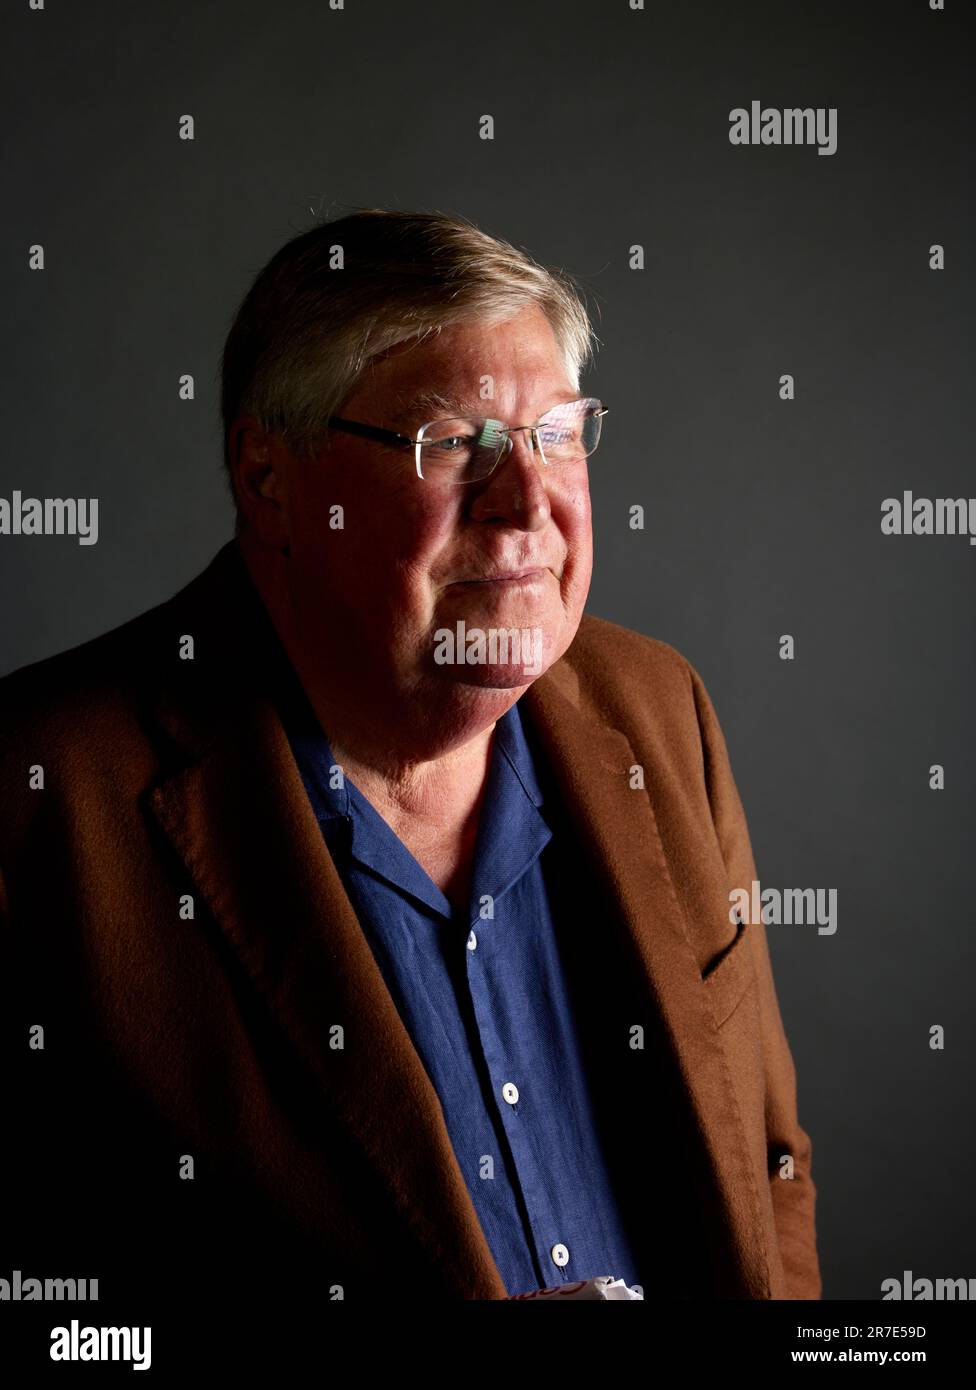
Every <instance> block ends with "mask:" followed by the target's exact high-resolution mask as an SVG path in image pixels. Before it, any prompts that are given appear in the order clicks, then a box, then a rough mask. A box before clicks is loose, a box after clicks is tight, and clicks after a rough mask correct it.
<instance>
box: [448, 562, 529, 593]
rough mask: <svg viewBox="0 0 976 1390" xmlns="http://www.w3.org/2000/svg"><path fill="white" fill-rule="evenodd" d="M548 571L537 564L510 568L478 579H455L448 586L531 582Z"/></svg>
mask: <svg viewBox="0 0 976 1390" xmlns="http://www.w3.org/2000/svg"><path fill="white" fill-rule="evenodd" d="M548 573H549V571H548V570H547V569H546V568H545V567H544V566H536V567H535V568H533V569H525V570H508V571H506V572H505V573H503V574H491V575H485V576H483V577H481V578H478V579H456V580H455V581H454V583H453V584H450V585H448V587H449V588H455V587H459V586H462V585H470V584H475V585H501V584H528V583H531V582H532V581H533V580H538V579H541V578H542V577H543V575H546V574H548Z"/></svg>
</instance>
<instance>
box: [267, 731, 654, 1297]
mask: <svg viewBox="0 0 976 1390" xmlns="http://www.w3.org/2000/svg"><path fill="white" fill-rule="evenodd" d="M288 733H289V738H290V741H291V745H292V749H293V752H294V754H295V759H296V762H297V763H298V766H299V769H300V771H301V774H302V779H303V781H304V783H305V787H306V790H307V792H308V795H309V798H310V800H311V803H312V806H313V808H314V810H315V814H316V817H317V819H318V821H319V824H320V825H321V827H322V831H323V834H324V836H325V840H326V843H327V845H328V847H329V850H330V852H331V854H332V857H333V859H334V860H335V863H336V867H337V869H338V872H339V874H340V876H341V878H342V881H343V883H344V886H345V888H346V892H347V894H348V896H349V898H350V900H351V902H352V904H353V906H354V908H355V909H356V912H357V916H358V918H359V922H360V924H361V926H362V928H363V931H364V933H365V934H366V937H367V939H368V941H369V943H370V946H371V948H372V950H373V953H374V955H375V957H376V961H377V964H378V966H379V968H380V971H381V973H382V975H383V978H384V980H385V981H386V984H387V987H388V989H389V990H390V993H391V995H392V996H393V999H394V1001H395V1003H396V1005H397V1008H398V1010H399V1012H400V1016H401V1018H402V1019H403V1022H404V1025H405V1027H406V1029H407V1031H408V1032H409V1034H410V1036H411V1038H412V1040H413V1043H414V1046H415V1047H416V1049H417V1052H418V1053H419V1055H420V1057H421V1060H422V1061H423V1064H424V1066H425V1068H426V1070H427V1074H428V1076H429V1077H430V1080H431V1082H432V1084H433V1086H434V1089H435V1090H436V1092H437V1094H438V1097H439V1098H440V1102H441V1107H442V1109H443V1112H444V1119H445V1122H446V1125H447V1130H448V1133H449V1135H450V1138H451V1142H452V1145H453V1147H454V1152H455V1154H456V1156H457V1160H458V1163H459V1165H460V1168H461V1172H462V1173H463V1175H464V1178H465V1181H466V1183H467V1186H468V1190H469V1192H470V1193H471V1198H472V1201H473V1203H474V1207H475V1210H476V1212H477V1214H478V1218H479V1220H480V1222H481V1226H482V1229H483V1231H484V1234H485V1238H486V1240H487V1242H488V1245H489V1247H490V1249H491V1251H492V1254H493V1256H494V1259H495V1262H496V1264H497V1266H498V1269H499V1272H500V1274H501V1277H502V1280H503V1282H504V1284H505V1287H506V1290H507V1292H508V1293H509V1294H514V1293H527V1292H529V1291H531V1290H532V1289H537V1288H541V1287H545V1286H552V1285H555V1284H561V1283H568V1282H572V1281H575V1280H580V1279H590V1278H594V1277H595V1276H597V1275H602V1274H612V1275H614V1276H616V1277H617V1278H621V1279H624V1280H625V1281H626V1282H627V1283H628V1284H637V1283H642V1282H643V1281H642V1279H641V1277H640V1271H639V1270H638V1268H637V1265H636V1261H635V1256H634V1251H633V1249H632V1248H631V1240H630V1239H629V1237H628V1231H627V1226H626V1223H625V1221H624V1217H623V1214H622V1212H621V1210H620V1209H619V1206H618V1199H617V1197H616V1196H615V1193H614V1189H613V1186H612V1184H611V1179H610V1174H609V1172H608V1170H607V1165H606V1153H605V1148H604V1144H603V1143H602V1142H601V1137H600V1134H599V1133H598V1126H597V1122H596V1116H595V1114H594V1111H593V1100H592V1096H591V1093H590V1083H589V1082H588V1079H587V1072H586V1061H585V1058H584V1056H583V1052H582V1047H581V1043H580V1039H579V1037H578V1036H577V1029H576V1027H575V1024H574V1016H573V1010H572V1006H571V1001H570V993H569V988H568V985H567V980H566V978H565V971H564V963H563V960H562V958H561V954H560V945H559V936H560V934H559V929H558V923H557V922H556V921H554V920H553V911H552V910H551V906H550V904H551V901H553V900H555V899H554V895H553V894H551V893H550V891H549V890H550V884H549V883H548V876H549V875H550V874H551V873H553V872H555V871H556V867H557V865H558V869H559V872H560V873H561V874H565V873H566V872H567V869H569V871H570V872H571V868H570V865H571V863H572V857H571V855H569V854H567V853H566V851H567V850H568V848H569V847H568V846H567V845H566V844H565V843H563V844H560V843H558V842H559V839H560V837H559V835H557V836H556V840H555V841H554V838H553V831H552V829H551V828H550V825H549V824H548V823H547V821H546V818H545V816H544V815H543V812H542V804H543V796H542V792H541V790H540V786H539V782H538V778H537V775H536V768H535V766H534V763H533V759H532V755H531V752H530V749H529V746H528V744H527V742H526V737H525V732H524V730H523V727H522V721H521V718H520V716H519V712H518V706H517V705H515V706H513V707H512V708H511V709H510V710H509V711H508V713H507V714H505V715H504V716H503V717H502V718H501V719H499V720H498V722H497V724H496V727H495V737H494V745H493V749H492V757H491V763H490V766H489V772H488V783H487V787H486V794H485V798H484V801H483V805H482V812H481V820H480V824H479V829H478V835H477V840H476V845H475V853H474V865H473V875H472V884H471V893H470V901H469V906H468V910H467V912H466V913H460V912H457V911H456V910H455V909H454V908H453V907H452V905H451V903H450V902H449V900H448V899H447V898H446V897H445V895H444V894H443V893H442V892H441V890H440V889H439V888H438V887H437V886H436V884H435V883H434V882H433V881H432V879H431V878H430V877H429V875H428V874H427V873H426V871H425V870H424V869H423V868H422V867H421V866H420V864H419V863H418V862H417V861H416V859H414V857H413V855H412V854H411V853H410V852H409V850H408V849H407V848H406V846H405V845H404V844H403V842H402V841H401V840H400V839H399V838H398V837H397V835H396V834H395V833H394V832H393V830H392V829H391V828H390V826H389V825H388V824H387V823H386V821H385V820H383V818H382V817H381V816H380V815H379V813H378V812H377V811H376V810H375V809H374V808H373V806H372V805H371V803H370V802H369V801H367V800H366V798H365V797H364V796H363V795H362V794H361V793H360V792H359V791H357V789H356V788H355V787H354V786H353V785H352V784H351V782H350V781H349V780H348V779H343V778H342V777H339V778H336V777H335V775H334V774H333V775H332V776H331V777H330V769H332V768H333V758H332V754H331V751H330V749H329V745H328V742H327V740H326V738H325V736H324V735H323V733H322V731H321V729H320V727H319V725H318V723H317V722H316V721H315V720H314V716H312V718H311V719H310V720H303V721H301V723H300V725H299V726H296V725H295V723H294V721H291V727H290V728H289V729H288ZM330 780H338V781H340V782H343V781H344V785H341V786H339V787H335V788H334V787H332V786H330ZM559 850H562V852H563V853H562V856H561V857H560V856H559V854H557V853H556V851H559ZM558 900H559V901H560V902H563V903H565V902H566V901H567V897H566V896H565V895H564V894H560V895H559V898H558Z"/></svg>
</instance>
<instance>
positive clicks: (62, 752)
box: [0, 210, 820, 1301]
mask: <svg viewBox="0 0 976 1390" xmlns="http://www.w3.org/2000/svg"><path fill="white" fill-rule="evenodd" d="M590 344H591V330H590V325H589V323H588V320H587V316H586V312H585V309H584V307H583V305H582V303H581V301H580V299H579V297H578V295H577V294H576V292H575V291H574V289H573V286H572V284H571V282H570V281H569V280H568V278H567V277H565V276H564V275H562V274H560V273H557V272H552V271H548V270H546V269H544V268H543V267H541V266H539V265H537V264H536V263H534V262H533V261H532V260H530V259H529V258H528V257H527V256H526V255H524V254H523V253H522V252H520V251H518V250H516V249H514V248H513V247H511V246H509V245H506V244H505V243H503V242H500V241H498V240H496V239H495V238H492V237H490V236H487V235H486V234H484V233H482V232H481V231H479V230H478V229H476V228H475V227H473V226H471V225H470V224H468V223H466V222H464V221H461V220H458V219H453V218H449V217H446V216H441V215H434V214H410V213H400V212H384V211H379V210H373V211H364V212H359V213H356V214H354V215H352V216H350V217H347V218H345V219H343V220H341V221H337V222H333V223H331V224H325V225H320V226H317V227H315V228H314V229H313V230H311V231H309V232H307V233H305V234H303V235H302V236H299V237H297V238H295V239H294V240H293V241H291V242H290V243H289V244H288V245H286V246H285V247H283V248H282V250H281V251H279V252H278V254H277V255H276V256H275V257H274V258H273V259H272V261H271V262H270V263H269V265H268V266H267V267H266V268H265V269H264V270H263V271H262V273H261V274H260V275H259V277H258V279H257V281H256V282H255V284H254V286H253V287H252V289H251V290H250V292H249V293H248V295H247V297H246V298H245V300H244V303H243V304H242V306H241V308H240V311H239V313H238V315H237V318H236V321H235V323H234V325H233V327H232V329H231V332H230V335H229V338H228V341H227V345H226V349H225V353H224V362H223V414H224V425H225V444H226V461H227V465H228V469H229V474H230V478H231V480H232V484H233V491H234V497H235V501H236V508H237V517H238V522H237V532H236V535H235V539H234V541H233V542H230V543H229V544H228V545H227V546H225V547H224V548H223V549H222V550H221V551H220V552H219V553H218V555H217V556H216V558H215V559H214V560H213V562H212V563H211V564H210V566H209V567H208V568H207V569H206V570H205V571H204V573H203V574H201V575H200V576H199V577H198V578H196V579H195V580H194V581H193V582H192V583H190V584H189V585H188V586H187V587H186V588H185V589H183V590H182V591H181V592H180V593H178V594H177V595H176V596H175V597H174V598H173V599H171V600H170V601H169V602H168V603H165V604H163V605H161V606H160V607H158V608H156V609H153V610H152V611H151V612H149V613H146V614H144V615H142V616H141V617H139V618H136V619H134V620H133V621H131V622H129V623H127V624H126V625H125V626H123V627H121V628H119V629H117V630H116V631H114V632H112V633H109V634H107V635H106V636H104V637H102V638H100V639H98V640H96V641H93V642H90V643H87V644H85V645H84V646H81V647H79V648H77V649H75V650H73V651H71V652H68V653H66V654H63V655H61V656H58V657H55V658H52V659H50V660H48V661H44V662H41V663H39V664H37V665H35V666H31V667H28V668H25V669H24V670H22V671H19V672H17V673H15V674H14V675H13V676H11V677H8V678H7V679H6V680H5V681H4V682H2V687H0V688H2V697H3V729H4V735H3V747H2V760H0V775H2V790H3V808H4V809H3V812H2V822H0V826H2V828H0V856H2V857H0V864H2V869H3V874H4V885H3V894H2V905H3V911H4V916H5V919H6V921H7V922H8V923H9V924H10V927H11V933H10V938H9V946H8V955H9V956H10V957H12V958H13V959H14V968H13V969H12V970H11V971H10V972H9V974H8V979H10V980H12V981H13V983H14V989H13V991H12V996H13V997H12V998H11V999H10V1000H9V1002H8V1004H7V1013H8V1018H9V1019H10V1020H11V1021H12V1022H11V1027H10V1028H9V1029H8V1038H9V1041H8V1056H9V1057H10V1058H11V1059H12V1066H13V1067H14V1068H15V1070H16V1073H17V1076H18V1078H19V1080H20V1081H21V1083H22V1084H21V1087H20V1090H19V1093H18V1097H17V1101H16V1104H17V1107H18V1111H17V1124H18V1134H19V1142H18V1145H17V1146H16V1152H15V1153H14V1154H13V1156H10V1155H8V1156H7V1159H6V1161H7V1163H8V1165H12V1168H13V1171H12V1173H10V1174H9V1175H8V1181H9V1182H13V1183H15V1184H17V1185H18V1190H20V1191H21V1192H22V1193H23V1194H24V1200H23V1203H22V1210H23V1212H24V1220H23V1221H22V1222H21V1223H20V1224H19V1225H18V1229H17V1240H16V1242H15V1243H14V1244H13V1245H9V1244H8V1254H9V1256H10V1257H11V1259H12V1260H13V1261H14V1262H15V1263H18V1264H19V1265H20V1266H21V1267H22V1268H27V1267H30V1268H31V1269H32V1270H35V1271H36V1272H37V1273H38V1274H48V1275H53V1274H64V1273H69V1272H70V1273H74V1274H75V1275H77V1276H79V1277H80V1276H87V1277H95V1276H99V1275H101V1276H102V1282H103V1287H105V1286H106V1285H110V1284H111V1283H112V1281H115V1280H121V1279H123V1278H124V1279H125V1281H126V1282H127V1283H128V1284H129V1285H130V1286H131V1287H132V1289H133V1292H134V1293H136V1294H138V1293H139V1292H140V1290H144V1289H145V1290H148V1289H150V1288H153V1289H155V1290H156V1291H157V1292H159V1291H160V1289H161V1288H162V1284H161V1282H160V1281H166V1286H167V1287H170V1288H171V1287H172V1280H173V1278H174V1277H176V1276H175V1275H174V1270H175V1269H177V1268H179V1269H180V1270H181V1274H180V1276H179V1277H180V1279H181V1280H182V1283H181V1284H180V1287H181V1288H185V1287H186V1283H185V1280H186V1278H187V1277H188V1276H187V1271H186V1267H187V1265H189V1264H192V1265H193V1268H194V1270H195V1280H196V1281H197V1283H196V1287H198V1288H200V1289H206V1288H215V1287H220V1288H224V1289H226V1288H229V1287H232V1286H233V1287H236V1286H237V1285H238V1284H239V1285H240V1286H241V1287H245V1286H246V1287H247V1288H249V1289H250V1290H251V1291H252V1292H255V1293H256V1294H258V1296H260V1295H261V1292H262V1290H266V1291H270V1290H271V1288H272V1287H274V1286H277V1287H280V1281H281V1279H282V1277H283V1274H282V1272H283V1271H287V1277H288V1278H289V1279H290V1280H293V1281H294V1280H297V1281H299V1282H301V1284H302V1286H303V1287H304V1288H305V1289H306V1290H307V1289H309V1288H310V1287H311V1288H313V1289H314V1290H315V1292H316V1293H317V1294H318V1295H320V1296H321V1297H322V1298H326V1299H327V1298H333V1299H338V1298H346V1299H357V1300H362V1299H365V1298H370V1297H373V1296H374V1295H375V1294H376V1293H377V1290H380V1291H385V1292H386V1293H387V1294H388V1295H390V1296H393V1291H394V1290H395V1296H396V1297H397V1298H398V1299H403V1298H415V1297H426V1298H429V1299H433V1300H435V1301H436V1300H438V1299H445V1298H463V1299H501V1298H505V1297H506V1296H511V1295H514V1294H523V1293H527V1292H531V1291H532V1290H535V1289H538V1288H540V1287H544V1286H552V1285H556V1284H562V1283H571V1282H575V1281H580V1280H586V1279H590V1278H595V1277H597V1276H601V1275H612V1276H615V1277H617V1278H620V1279H622V1280H624V1281H625V1282H626V1283H627V1284H629V1285H631V1286H633V1287H637V1288H639V1289H641V1290H643V1292H644V1295H645V1297H653V1298H681V1299H709V1298H753V1299H785V1298H804V1299H813V1298H818V1297H819V1296H820V1277H819V1272H818V1263H817V1253H816V1241H815V1233H814V1195H815V1194H814V1186H813V1183H812V1181H811V1174H810V1151H811V1146H810V1141H809V1138H808V1137H807V1135H806V1133H805V1132H804V1130H803V1129H802V1128H801V1127H800V1125H799V1123H798V1119H797V1113H796V1096H795V1076H794V1069H793V1063H792V1060H791V1056H790V1051H789V1048H788V1044H787V1040H786V1037H785V1035H784V1032H783V1027H782V1023H781V1019H780V1014H779V1010H778V1006H777V1000H776V995H775V990H774V985H773V979H772V975H771V971H770V962H769V956H768V950H767V943H766V939H765V935H764V929H763V927H762V925H760V924H750V925H742V924H737V923H736V922H735V921H733V920H732V918H731V917H730V910H729V902H730V893H732V892H733V891H734V890H735V889H738V888H743V887H748V886H749V885H750V884H751V883H752V882H753V880H754V879H755V878H756V873H755V869H754V865H753V860H752V854H751V849H750V844H749V837H748V832H747V829H746V823H745V819H744V816H743V811H742V807H741V804H740V801H739V798H738V796H737V793H736V789H735V785H734V782H733V779H732V774H731V771H730V767H729V762H728V757H727V753H726V748H725V745H724V742H723V738H722V734H721V731H720V729H719V725H718V723H717V721H716V717H715V714H714V712H713V709H712V706H711V704H710V702H709V698H708V696H707V694H706V692H705V689H704V687H703V685H702V683H701V680H700V679H699V677H698V675H697V673H696V672H695V670H694V669H693V668H692V667H691V666H690V665H689V664H688V662H687V661H686V660H685V659H684V658H683V657H682V656H681V655H679V653H678V652H676V651H675V650H674V649H673V648H671V647H668V646H666V645H664V644H663V643H660V642H657V641H654V640H652V639H650V638H647V637H643V636H641V635H639V634H637V633H635V632H630V631H627V630H626V629H624V628H621V627H617V626H615V625H614V624H612V623H608V622H605V621H602V620H599V619H596V618H593V617H588V616H584V613H583V608H584V603H585V600H586V596H587V591H588V587H589V583H590V574H591V563H592V551H591V529H590V508H589V498H588V487H587V475H588V469H589V467H590V466H591V464H590V463H589V460H590V458H592V456H593V454H594V452H595V450H596V448H597V445H598V443H599V441H600V434H601V427H602V424H603V418H604V415H605V414H606V408H605V407H604V405H603V404H602V403H601V401H599V400H598V399H596V398H594V397H591V396H589V395H587V394H586V393H585V392H584V391H583V390H581V386H580V374H581V371H582V369H583V367H584V366H585V364H586V362H587V359H588V354H589V352H590ZM8 1113H9V1111H8ZM8 1190H9V1189H8ZM41 1265H43V1266H44V1268H41V1267H40V1266H41ZM67 1265H70V1266H71V1268H70V1269H67V1268H65V1266H67ZM55 1266H56V1267H55Z"/></svg>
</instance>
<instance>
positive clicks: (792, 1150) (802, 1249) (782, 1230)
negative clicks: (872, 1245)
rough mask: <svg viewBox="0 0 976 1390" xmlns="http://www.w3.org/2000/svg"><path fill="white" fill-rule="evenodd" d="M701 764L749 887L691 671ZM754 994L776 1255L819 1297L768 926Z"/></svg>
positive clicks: (731, 791) (807, 1179)
mask: <svg viewBox="0 0 976 1390" xmlns="http://www.w3.org/2000/svg"><path fill="white" fill-rule="evenodd" d="M689 671H690V673H691V681H692V688H693V691H694V697H695V704H696V707H697V711H698V723H699V727H700V729H701V739H702V750H703V753H704V759H705V779H706V784H707V789H708V799H709V804H710V806H711V811H712V820H713V823H714V825H715V832H716V835H717V836H718V842H719V845H720V847H721V851H722V855H723V858H724V860H725V865H726V869H727V871H728V878H729V885H730V887H735V888H746V887H749V886H750V885H751V884H752V883H753V881H754V880H758V877H759V875H758V874H757V873H756V869H755V861H754V858H753V853H752V846H751V843H750V839H749V831H748V827H747V824H746V817H745V812H744V810H743V808H742V802H741V800H740V798H739V793H738V790H737V788H736V785H735V781H734V779H733V776H732V769H731V765H730V763H729V755H728V749H727V747H726V744H725V738H724V736H723V734H722V730H721V728H720V726H719V722H718V718H717V716H716V714H715V710H714V708H713V706H712V702H711V700H710V699H709V696H708V692H707V691H706V689H705V686H704V684H703V682H702V679H701V677H700V676H699V675H698V673H697V671H695V669H694V668H693V667H691V666H689ZM746 930H747V931H748V933H749V935H750V938H751V941H752V950H753V958H754V961H755V968H756V979H757V985H758V990H759V1017H760V1026H761V1029H762V1051H763V1061H764V1065H765V1071H766V1077H765V1080H766V1151H767V1154H768V1155H769V1183H770V1191H771V1194H772V1201H773V1211H774V1213H775V1219H776V1230H777V1233H778V1236H779V1248H780V1255H781V1258H782V1261H783V1267H784V1270H785V1273H786V1279H787V1285H788V1287H789V1290H790V1297H791V1298H797V1299H819V1298H820V1296H821V1278H820V1266H819V1262H818V1257H817V1238H816V1226H815V1217H814V1213H815V1204H816V1188H815V1186H814V1183H813V1178H812V1176H811V1153H812V1145H811V1141H810V1137H809V1135H808V1134H807V1133H806V1132H805V1130H803V1129H802V1128H801V1127H800V1124H799V1120H798V1118H797V1102H796V1070H795V1067H794V1063H793V1057H792V1054H791V1053H790V1048H789V1044H788V1042H787V1039H786V1034H785V1032H784V1029H783V1021H782V1018H781V1016H780V1010H779V1003H778V1000H777V997H776V988H775V985H774V983H773V972H772V965H771V962H770V957H769V944H768V942H767V939H766V928H765V927H764V926H763V924H762V923H761V922H760V923H750V924H749V925H748V927H747V928H746ZM784 1154H790V1155H792V1158H793V1177H792V1178H781V1177H780V1160H781V1158H782V1156H783V1155H784Z"/></svg>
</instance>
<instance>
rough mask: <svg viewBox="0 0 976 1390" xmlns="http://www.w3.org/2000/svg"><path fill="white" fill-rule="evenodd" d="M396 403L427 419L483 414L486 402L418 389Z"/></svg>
mask: <svg viewBox="0 0 976 1390" xmlns="http://www.w3.org/2000/svg"><path fill="white" fill-rule="evenodd" d="M579 399H581V398H580V397H579V396H578V395H577V396H570V397H568V398H567V397H566V396H564V395H560V397H559V399H558V400H554V401H553V402H552V404H551V405H547V406H546V409H545V410H543V411H541V412H540V416H541V415H545V414H546V412H547V411H550V410H552V409H553V408H554V407H555V406H557V405H563V404H565V403H566V402H567V400H579ZM397 400H398V403H399V405H400V407H401V409H403V410H405V411H408V412H409V413H410V415H411V416H415V415H421V414H423V415H425V417H426V419H427V420H432V419H434V418H435V417H436V414H437V412H438V411H444V412H445V414H447V415H478V416H482V415H484V414H485V410H486V406H487V404H488V403H487V402H486V401H482V400H472V399H469V398H465V397H464V396H455V395H444V394H443V393H442V392H440V391H432V390H425V391H418V392H415V393H412V394H410V395H408V394H407V393H406V392H404V393H403V394H401V395H400V396H398V398H397Z"/></svg>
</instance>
